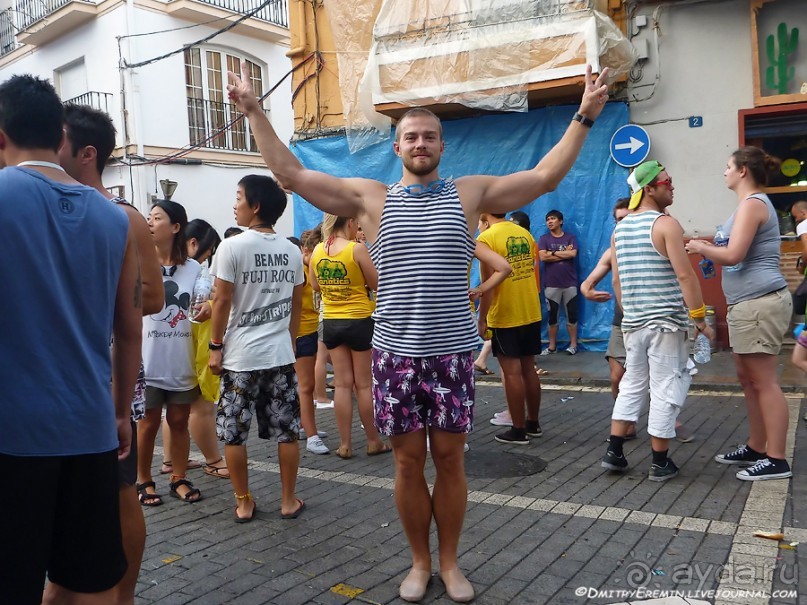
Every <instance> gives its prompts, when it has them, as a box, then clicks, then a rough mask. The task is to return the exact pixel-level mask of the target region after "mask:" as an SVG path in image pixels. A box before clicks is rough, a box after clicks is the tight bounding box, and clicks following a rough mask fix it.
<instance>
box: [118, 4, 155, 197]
mask: <svg viewBox="0 0 807 605" xmlns="http://www.w3.org/2000/svg"><path fill="white" fill-rule="evenodd" d="M134 22H135V6H134V0H126V33H127V34H131V33H132V29H133V26H134ZM125 44H126V55H127V56H128V57H130V58H131V57H132V56H133V44H134V43H133V41H132V38H126V40H125ZM119 47H120V44H119ZM120 75H121V92H120V94H121V108H122V112H123V124H124V145H125V146H126V147H128V145H129V144H130V143H131V142H132V137H134V140H135V143H136V145H137V152H136V153H137V155H138V156H140V157H143V153H144V145H143V132H142V125H141V123H140V120H139V118H138V115H139V114H138V109H139V107H138V103H137V101H138V97H137V93H136V92H135V91H136V89H137V87H136V85H135V74H134V71H133V70H131V69H129V68H126V67H123V49H121V68H120ZM127 91H130V92H127ZM126 147H124V149H126ZM124 157H127V154H126V152H124ZM129 161H131V159H130V160H129ZM129 170H130V171H131V174H132V179H131V181H130V182H131V183H132V192H131V194H130V195H129V196H127V197H128V198H129V201H130V202H131V203H132V204H134V206H135V207H136V208H138V209H139V210H140V211H141V212H143V211H144V209H146V211H147V209H148V203H147V202H146V199H145V196H146V191H147V189H146V187H145V185H144V183H143V171H142V170H139V169H137V168H132V167H130V168H129Z"/></svg>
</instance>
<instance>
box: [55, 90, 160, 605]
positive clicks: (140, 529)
mask: <svg viewBox="0 0 807 605" xmlns="http://www.w3.org/2000/svg"><path fill="white" fill-rule="evenodd" d="M64 118H65V124H64V126H65V144H64V145H62V148H61V149H60V150H59V163H60V164H61V165H62V168H64V169H65V171H66V172H67V174H69V175H70V176H71V177H73V178H74V179H76V180H77V181H78V182H79V183H82V184H83V185H88V186H90V187H93V188H94V189H95V190H97V191H98V192H99V193H100V194H101V195H102V196H103V197H104V198H106V199H107V200H110V201H112V202H114V203H115V204H118V207H119V208H120V209H121V210H123V211H124V212H125V213H126V216H127V217H128V219H129V228H130V230H131V233H132V236H133V237H134V239H135V242H136V243H137V251H138V256H139V258H140V272H141V277H142V285H143V309H142V312H143V315H144V316H146V315H151V314H152V313H158V312H159V311H160V310H161V309H162V308H163V304H164V303H165V293H164V291H163V280H162V272H161V270H160V263H159V262H158V261H157V253H156V251H155V248H154V239H153V238H152V237H151V232H150V231H149V227H148V224H147V223H146V219H145V217H144V216H143V215H142V214H140V212H138V211H137V210H136V209H135V208H134V206H132V205H130V204H129V203H127V202H126V200H124V199H122V198H119V197H115V196H113V195H112V194H111V193H109V191H108V190H107V189H106V187H104V182H103V179H102V174H103V171H104V168H105V167H106V163H107V160H108V159H109V157H110V156H111V155H112V152H113V151H114V150H115V134H116V133H115V126H114V124H113V123H112V118H110V117H109V115H108V114H106V113H104V112H103V111H100V110H98V109H94V108H92V107H89V106H87V105H73V104H68V105H67V106H66V107H65V114H64ZM99 201H100V200H99ZM103 203H109V202H103ZM116 346H118V343H117V342H114V343H113V344H112V347H113V352H114V351H115V347H116ZM145 391H146V379H145V377H144V375H143V366H142V363H141V366H140V373H139V375H138V378H137V387H136V388H135V396H134V398H133V400H132V416H131V418H132V422H131V425H132V452H131V454H130V455H129V456H127V457H126V459H125V460H119V461H118V483H119V488H120V489H119V494H120V521H121V534H122V537H123V549H124V552H125V553H126V560H127V562H128V563H129V566H128V568H127V569H126V575H125V576H124V577H123V579H122V580H121V581H120V582H119V583H118V586H117V587H116V590H117V604H118V605H126V604H129V603H134V591H135V586H136V584H137V576H138V574H139V572H140V562H141V560H142V558H143V551H144V549H145V546H146V522H145V519H144V517H143V510H142V507H141V505H140V502H138V497H137V492H136V491H135V484H136V482H137V424H136V421H138V420H140V419H141V418H142V417H143V415H144V414H145V405H146V403H145ZM144 499H146V500H148V498H147V495H146V496H144ZM49 586H52V585H49Z"/></svg>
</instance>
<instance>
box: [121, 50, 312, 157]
mask: <svg viewBox="0 0 807 605" xmlns="http://www.w3.org/2000/svg"><path fill="white" fill-rule="evenodd" d="M315 57H317V54H316V53H311V54H310V55H308V56H307V57H306V58H305V59H303V60H302V61H300V62H299V63H298V64H297V65H295V66H294V67H292V68H291V69H290V70H289V71H287V72H286V73H285V74H284V75H283V77H282V78H280V79H279V80H278V81H277V82H276V83H275V85H274V86H272V88H270V89H269V90H268V91H267V92H266V93H265V94H264V95H262V96H261V97H259V98H258V102H259V103H262V102H263V101H264V100H265V99H266V98H267V97H268V96H269V95H271V94H272V93H273V92H274V91H275V90H277V89H278V87H279V86H280V85H281V84H282V83H283V82H284V81H285V80H286V78H288V77H289V76H290V75H291V74H292V73H294V72H295V71H297V70H298V69H300V68H301V67H302V66H303V65H305V64H306V63H308V62H309V61H310V60H311V59H313V58H315ZM317 60H318V61H320V60H321V58H317ZM243 119H244V114H242V113H240V114H239V115H238V116H237V117H235V118H233V119H232V120H230V121H229V122H227V123H226V124H224V125H222V126H221V127H220V128H218V129H217V130H215V131H213V132H212V133H211V134H210V135H209V136H208V137H206V138H205V139H202V140H201V141H198V142H196V143H193V144H190V145H186V146H184V147H182V148H181V149H178V150H177V151H175V152H173V153H169V154H167V155H164V156H161V157H159V158H154V159H152V160H145V161H142V162H129V161H126V160H124V159H122V158H121V159H118V162H120V163H121V164H123V165H126V166H129V167H132V166H151V165H155V166H156V165H157V164H170V163H171V162H172V161H173V160H176V159H179V158H182V157H184V156H186V155H188V154H189V153H191V152H192V151H195V150H197V149H201V148H203V147H205V145H206V143H208V142H210V141H212V140H213V139H215V138H216V137H218V136H220V135H221V134H222V133H224V132H226V131H227V130H228V129H230V128H232V127H233V126H234V125H235V124H238V123H239V122H240V121H242V120H243ZM130 157H131V156H130Z"/></svg>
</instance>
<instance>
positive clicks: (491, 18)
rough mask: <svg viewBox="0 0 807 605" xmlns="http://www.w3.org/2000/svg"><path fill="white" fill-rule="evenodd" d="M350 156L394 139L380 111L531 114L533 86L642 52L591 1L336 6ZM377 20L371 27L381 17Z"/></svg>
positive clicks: (624, 67)
mask: <svg viewBox="0 0 807 605" xmlns="http://www.w3.org/2000/svg"><path fill="white" fill-rule="evenodd" d="M326 8H327V12H328V16H329V19H330V23H331V28H332V30H333V32H334V38H335V42H336V47H337V53H338V57H339V72H340V86H341V89H342V101H343V105H344V113H345V120H346V128H347V133H348V135H347V136H348V142H349V147H350V150H351V152H355V151H357V150H358V149H362V148H364V147H366V146H367V145H370V144H373V143H375V142H378V141H379V140H382V139H384V138H387V137H389V133H390V121H389V119H388V118H387V117H385V116H383V115H381V114H379V113H377V112H376V111H375V109H374V107H375V106H376V105H382V104H395V103H397V104H401V105H409V106H420V105H424V106H429V105H434V104H442V103H452V104H460V105H464V106H466V107H470V108H474V109H481V110H493V111H526V110H527V108H528V93H529V91H530V86H531V85H534V84H536V83H540V82H548V81H556V80H561V79H564V78H570V77H576V76H580V75H582V74H584V73H585V70H586V64H590V65H592V67H593V69H594V71H595V72H599V71H600V70H601V69H602V67H604V66H608V67H610V68H611V70H612V73H614V74H615V75H619V74H622V73H626V72H627V71H628V70H630V68H631V66H632V65H633V63H634V62H635V61H636V52H635V50H634V48H633V46H632V45H631V43H630V42H629V41H628V40H627V39H626V38H625V36H624V35H623V34H622V32H621V31H620V30H619V28H618V27H617V26H616V25H615V24H614V23H613V21H611V19H609V18H608V17H607V16H605V15H603V14H602V13H598V12H597V11H595V10H593V8H592V0H338V1H336V0H333V1H331V0H328V1H327V2H326ZM374 15H376V16H375V18H373V16H374Z"/></svg>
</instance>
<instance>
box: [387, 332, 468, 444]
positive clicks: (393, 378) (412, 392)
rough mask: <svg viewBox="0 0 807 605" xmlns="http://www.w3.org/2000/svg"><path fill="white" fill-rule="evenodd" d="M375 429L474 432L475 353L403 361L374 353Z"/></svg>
mask: <svg viewBox="0 0 807 605" xmlns="http://www.w3.org/2000/svg"><path fill="white" fill-rule="evenodd" d="M373 404H374V408H375V426H376V428H377V429H378V431H379V432H380V433H381V434H382V435H387V436H391V435H402V434H404V433H411V432H413V431H417V430H420V429H422V428H424V427H425V426H427V425H428V426H430V427H436V428H439V429H442V430H444V431H448V432H449V433H470V432H471V430H472V429H473V423H474V356H473V353H472V352H471V351H468V352H465V353H453V354H451V355H436V356H432V357H403V356H401V355H395V354H393V353H388V352H386V351H380V350H378V349H375V348H374V349H373Z"/></svg>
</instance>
